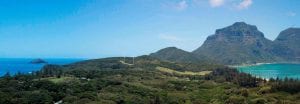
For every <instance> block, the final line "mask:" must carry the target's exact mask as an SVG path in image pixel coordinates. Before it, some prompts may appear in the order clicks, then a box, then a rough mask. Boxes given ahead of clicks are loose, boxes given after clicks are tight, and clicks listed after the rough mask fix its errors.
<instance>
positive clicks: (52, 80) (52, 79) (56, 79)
mask: <svg viewBox="0 0 300 104" xmlns="http://www.w3.org/2000/svg"><path fill="white" fill-rule="evenodd" d="M75 79H76V78H75V77H60V78H57V77H48V78H44V79H43V80H49V81H51V82H53V83H62V82H66V81H71V80H75Z"/></svg>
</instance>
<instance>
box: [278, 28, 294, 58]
mask: <svg viewBox="0 0 300 104" xmlns="http://www.w3.org/2000/svg"><path fill="white" fill-rule="evenodd" d="M272 53H273V54H275V55H276V56H279V57H281V58H283V59H285V60H286V61H296V60H300V28H288V29H286V30H284V31H282V32H280V34H279V35H278V37H277V38H276V39H275V40H274V45H273V48H272Z"/></svg>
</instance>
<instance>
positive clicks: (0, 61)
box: [0, 58, 84, 76]
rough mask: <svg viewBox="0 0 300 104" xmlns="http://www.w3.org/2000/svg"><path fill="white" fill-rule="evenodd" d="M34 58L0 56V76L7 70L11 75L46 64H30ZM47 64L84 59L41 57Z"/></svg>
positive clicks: (36, 69)
mask: <svg viewBox="0 0 300 104" xmlns="http://www.w3.org/2000/svg"><path fill="white" fill-rule="evenodd" d="M32 60H34V59H30V58H0V76H3V75H4V74H5V73H7V72H9V73H10V74H11V75H13V74H16V73H18V72H21V73H31V72H32V71H38V70H40V69H41V68H42V67H43V66H44V65H46V64H31V63H30V62H31V61H32ZM43 60H45V61H46V62H48V64H56V65H65V64H70V63H74V62H78V61H82V60H84V59H69V58H61V59H59V58H56V59H54V58H53V59H43Z"/></svg>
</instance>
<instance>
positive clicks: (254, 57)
mask: <svg viewBox="0 0 300 104" xmlns="http://www.w3.org/2000/svg"><path fill="white" fill-rule="evenodd" d="M270 47H272V41H271V40H268V39H266V38H265V37H264V34H263V33H262V32H260V31H259V30H258V29H257V27H256V26H254V25H249V24H246V23H245V22H236V23H234V24H233V25H231V26H228V27H225V28H222V29H217V30H216V32H215V34H214V35H211V36H209V37H208V38H207V39H206V41H205V42H204V44H203V45H202V46H201V47H199V48H198V49H196V50H194V51H193V52H192V53H193V54H196V55H202V56H206V57H210V58H212V59H216V60H218V61H219V62H220V63H223V64H243V63H259V62H273V61H275V60H278V57H276V56H274V55H272V54H271V53H270V52H269V51H268V50H269V48H270Z"/></svg>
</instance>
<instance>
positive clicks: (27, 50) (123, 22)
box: [0, 0, 300, 58]
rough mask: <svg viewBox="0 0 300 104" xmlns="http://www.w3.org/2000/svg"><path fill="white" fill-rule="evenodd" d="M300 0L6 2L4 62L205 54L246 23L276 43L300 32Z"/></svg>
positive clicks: (2, 10)
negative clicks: (203, 49) (225, 31)
mask: <svg viewBox="0 0 300 104" xmlns="http://www.w3.org/2000/svg"><path fill="white" fill-rule="evenodd" d="M299 5H300V0H0V57H1V58H103V57H115V56H139V55H146V54H150V53H153V52H155V51H158V50H159V49H162V48H165V47H170V46H175V47H178V48H180V49H183V50H186V51H193V50H195V49H197V48H198V47H200V46H201V45H202V44H203V42H204V41H205V39H206V38H207V36H209V35H212V34H214V32H215V30H216V29H219V28H223V27H226V26H229V25H231V24H233V23H234V22H241V21H244V22H246V23H248V24H252V25H256V26H257V27H258V29H259V30H260V31H262V32H263V33H264V34H265V37H266V38H268V39H270V40H274V39H275V38H276V37H277V36H278V34H279V33H280V31H283V30H284V29H287V28H289V27H300V24H299V23H300V18H299V16H300V6H299Z"/></svg>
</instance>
